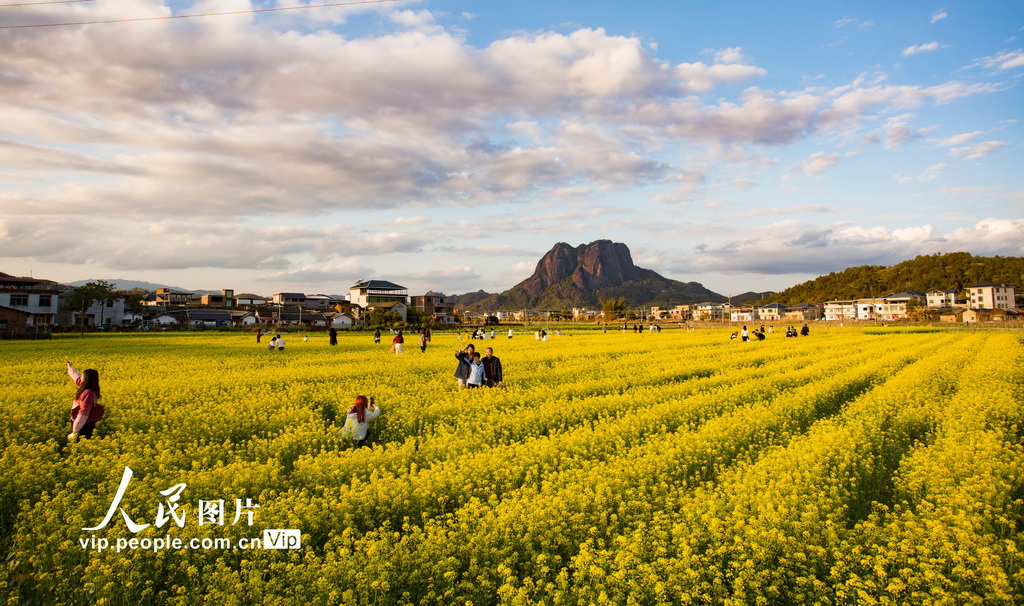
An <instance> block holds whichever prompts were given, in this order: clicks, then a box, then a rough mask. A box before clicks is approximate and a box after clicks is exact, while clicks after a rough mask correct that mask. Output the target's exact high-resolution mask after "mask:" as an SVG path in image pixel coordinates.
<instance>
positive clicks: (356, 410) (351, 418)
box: [341, 396, 380, 447]
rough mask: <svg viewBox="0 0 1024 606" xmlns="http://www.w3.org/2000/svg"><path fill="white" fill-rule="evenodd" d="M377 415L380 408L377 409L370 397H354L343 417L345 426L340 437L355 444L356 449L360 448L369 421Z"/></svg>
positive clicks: (364, 440) (368, 427) (364, 439)
mask: <svg viewBox="0 0 1024 606" xmlns="http://www.w3.org/2000/svg"><path fill="white" fill-rule="evenodd" d="M379 415H380V408H378V407H377V403H376V402H375V401H374V399H373V398H372V397H371V398H370V399H367V398H366V396H356V401H355V403H354V404H353V405H352V408H349V409H348V414H347V415H345V426H344V427H342V428H341V433H342V435H343V436H345V437H347V438H348V439H350V440H352V441H353V442H355V445H356V446H357V447H358V446H362V445H363V444H365V443H366V433H367V432H368V431H369V429H370V421H372V420H374V419H376V418H377V417H378V416H379Z"/></svg>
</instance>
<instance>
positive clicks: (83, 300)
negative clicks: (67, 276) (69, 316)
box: [64, 280, 119, 335]
mask: <svg viewBox="0 0 1024 606" xmlns="http://www.w3.org/2000/svg"><path fill="white" fill-rule="evenodd" d="M118 296H119V295H118V293H117V291H116V290H114V285H113V284H111V283H110V282H107V281H106V280H97V281H95V282H87V283H85V284H83V285H82V286H79V287H76V288H74V289H72V291H71V294H70V295H68V296H67V297H66V298H65V299H64V309H65V311H69V312H73V313H77V314H78V327H79V331H80V333H79V334H83V335H84V334H85V314H86V312H87V311H89V308H90V307H92V305H93V303H94V302H97V301H98V302H99V303H100V324H101V325H102V324H103V310H104V309H105V305H106V303H107V301H112V300H114V299H116V298H117V297H118Z"/></svg>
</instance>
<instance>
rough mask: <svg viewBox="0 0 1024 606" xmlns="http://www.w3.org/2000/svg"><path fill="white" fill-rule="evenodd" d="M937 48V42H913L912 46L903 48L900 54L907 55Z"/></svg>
mask: <svg viewBox="0 0 1024 606" xmlns="http://www.w3.org/2000/svg"><path fill="white" fill-rule="evenodd" d="M938 49H939V43H938V42H928V43H926V44H915V45H913V46H908V47H907V48H905V49H903V53H901V54H902V55H903V56H904V57H909V56H910V55H916V54H918V53H928V52H931V51H934V50H938Z"/></svg>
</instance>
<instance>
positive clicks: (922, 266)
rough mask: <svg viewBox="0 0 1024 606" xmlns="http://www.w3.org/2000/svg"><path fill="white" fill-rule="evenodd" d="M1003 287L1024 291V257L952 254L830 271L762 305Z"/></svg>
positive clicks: (775, 295) (764, 300) (770, 297)
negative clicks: (998, 284)
mask: <svg viewBox="0 0 1024 606" xmlns="http://www.w3.org/2000/svg"><path fill="white" fill-rule="evenodd" d="M993 282H997V283H1005V284H1011V285H1013V286H1016V287H1017V289H1018V292H1019V291H1020V290H1021V288H1022V287H1024V257H975V256H973V255H972V254H970V253H965V252H956V253H946V254H938V255H919V256H917V257H914V258H913V259H911V260H910V261H904V262H902V263H899V264H897V265H893V266H892V267H885V266H882V265H861V266H859V267H851V268H849V269H846V270H843V271H841V272H833V273H830V274H828V275H827V276H821V277H819V278H816V279H814V280H811V281H809V282H804V283H803V284H798V285H796V286H793V287H792V288H788V289H786V290H784V291H782V292H779V293H775V294H773V295H771V296H769V297H768V298H766V299H763V300H762V301H763V302H764V303H782V304H784V305H795V304H797V303H822V302H824V301H832V300H837V299H838V300H844V299H859V298H864V297H880V296H882V295H886V294H889V293H894V292H903V291H907V290H918V291H921V292H928V291H930V290H955V291H957V292H958V293H960V292H961V291H962V290H963V289H964V288H966V287H967V286H970V285H971V284H988V283H993Z"/></svg>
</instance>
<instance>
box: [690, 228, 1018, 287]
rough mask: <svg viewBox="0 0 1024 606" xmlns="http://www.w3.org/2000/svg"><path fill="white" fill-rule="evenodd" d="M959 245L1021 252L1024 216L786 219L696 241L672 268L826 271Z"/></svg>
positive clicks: (897, 259)
mask: <svg viewBox="0 0 1024 606" xmlns="http://www.w3.org/2000/svg"><path fill="white" fill-rule="evenodd" d="M712 231H713V230H712ZM963 250H966V251H970V252H972V253H974V254H978V255H995V254H999V255H1020V254H1024V219H992V218H989V219H984V220H982V221H978V222H977V223H976V224H975V225H974V226H973V227H964V228H959V229H955V230H953V231H950V232H948V233H943V232H941V231H939V230H938V229H936V228H935V227H934V226H932V225H928V224H925V225H920V226H910V227H902V228H895V229H893V228H886V227H881V226H878V227H865V226H861V225H856V224H851V223H840V224H834V225H825V226H813V225H806V224H804V223H801V222H798V221H794V220H784V221H779V222H777V223H774V224H772V225H768V226H765V228H764V229H761V230H758V232H757V235H756V236H754V237H750V238H746V239H742V240H733V241H729V242H725V243H723V244H704V245H700V246H698V247H697V248H696V250H695V254H694V256H692V257H691V258H687V259H684V260H681V261H679V262H678V263H677V264H676V266H675V268H676V270H677V271H679V272H680V273H682V272H684V271H687V272H690V273H692V272H693V270H694V269H697V268H699V269H700V271H701V272H703V273H710V272H716V271H717V272H742V273H764V274H773V275H774V274H792V273H810V274H825V273H828V272H831V271H837V270H841V269H844V268H846V267H852V266H856V265H874V264H884V265H891V264H893V263H898V262H900V261H905V260H907V259H911V258H913V257H915V256H917V255H920V254H934V253H941V252H955V251H963Z"/></svg>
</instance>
